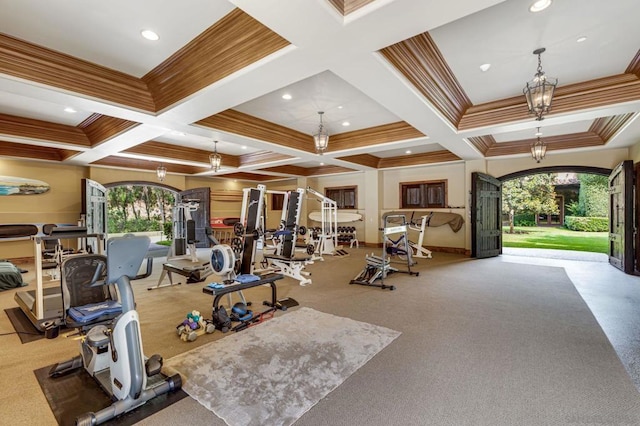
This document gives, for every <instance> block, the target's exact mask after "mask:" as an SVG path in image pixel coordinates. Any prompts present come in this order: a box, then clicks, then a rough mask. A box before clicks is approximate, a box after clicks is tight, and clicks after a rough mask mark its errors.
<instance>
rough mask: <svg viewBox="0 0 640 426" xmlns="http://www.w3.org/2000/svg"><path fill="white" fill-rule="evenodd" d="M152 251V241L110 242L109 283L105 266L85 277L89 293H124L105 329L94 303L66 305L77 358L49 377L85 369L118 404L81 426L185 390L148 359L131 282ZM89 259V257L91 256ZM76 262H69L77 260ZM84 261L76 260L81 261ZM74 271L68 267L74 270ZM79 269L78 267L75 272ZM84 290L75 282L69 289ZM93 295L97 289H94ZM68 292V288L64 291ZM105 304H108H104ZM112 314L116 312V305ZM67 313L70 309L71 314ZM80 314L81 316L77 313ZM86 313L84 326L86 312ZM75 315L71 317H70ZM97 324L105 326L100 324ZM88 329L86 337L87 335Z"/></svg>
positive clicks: (91, 415)
mask: <svg viewBox="0 0 640 426" xmlns="http://www.w3.org/2000/svg"><path fill="white" fill-rule="evenodd" d="M148 247H149V238H148V237H136V236H125V237H119V238H111V239H109V240H108V242H107V255H108V257H107V259H106V278H105V279H104V281H99V277H100V276H101V275H104V271H103V267H102V266H103V264H102V263H98V264H97V267H95V272H94V273H93V277H91V276H88V277H87V274H86V273H85V275H84V276H85V277H87V278H88V279H85V280H84V281H85V282H84V283H83V284H82V286H83V287H84V289H85V290H87V289H91V288H93V287H101V286H109V285H110V284H116V285H117V288H118V292H119V294H120V304H121V308H122V313H120V314H119V315H118V316H117V317H116V318H115V320H113V322H112V323H110V324H108V325H105V324H104V322H103V321H104V316H103V315H101V313H100V312H99V310H98V309H97V308H98V305H100V303H98V304H96V303H93V304H91V305H84V306H73V307H70V306H66V305H67V304H66V303H65V323H67V325H68V326H69V325H72V326H75V327H78V328H80V329H81V333H82V334H83V336H82V340H81V342H80V354H81V355H79V356H77V357H75V358H72V359H71V360H68V361H65V362H62V363H59V364H57V365H55V366H54V367H53V368H52V369H51V371H50V372H49V375H50V376H51V377H58V376H62V375H64V374H67V373H70V372H71V371H73V370H75V369H77V368H80V367H84V369H85V370H86V371H87V373H89V374H90V375H91V376H92V377H93V378H94V379H96V381H97V382H98V383H99V384H100V386H101V387H102V388H103V389H104V390H105V391H106V392H107V393H108V394H109V395H111V396H112V399H113V400H115V402H114V403H113V404H111V405H110V406H108V407H106V408H104V409H102V410H100V411H98V412H95V413H85V414H83V415H81V416H80V417H78V418H76V424H78V425H97V424H100V423H104V422H106V421H108V420H110V419H112V418H114V417H116V416H118V415H120V414H123V413H125V412H127V411H130V410H132V409H134V408H136V407H138V406H140V405H142V404H144V403H145V402H147V401H148V400H150V399H152V398H154V397H156V396H159V395H162V394H165V393H167V392H170V391H175V390H178V389H180V388H181V386H182V380H181V378H180V375H178V374H176V375H173V376H170V377H165V376H163V375H161V374H160V370H161V368H162V357H161V356H160V355H153V356H151V357H150V358H148V359H146V360H145V357H144V354H143V349H142V338H141V335H140V321H139V319H138V313H137V311H136V310H135V300H134V295H133V290H132V288H131V283H130V280H131V279H132V278H134V277H135V276H136V275H137V273H138V269H139V268H140V265H141V264H142V261H143V259H144V258H145V256H146V252H147V249H148ZM87 256H90V255H87ZM73 260H74V259H73V258H70V259H68V261H73ZM81 260H82V257H79V258H78V261H81ZM73 267H74V266H73V265H72V266H70V268H73ZM77 268H79V267H77ZM73 288H76V289H77V291H81V290H82V288H81V286H80V284H78V283H77V282H76V283H74V285H73V286H70V290H71V292H73ZM94 290H95V289H94ZM63 292H64V287H63ZM74 296H77V295H73V294H72V295H70V298H69V299H67V298H65V300H77V298H76V297H74ZM103 304H104V303H103ZM107 305H110V309H113V306H112V304H107ZM67 308H68V309H67ZM76 312H79V313H80V315H76V314H75V313H76ZM83 312H86V316H85V318H84V319H86V321H83V316H82V313H83ZM69 316H71V318H68V317H69ZM97 321H101V322H103V323H101V324H97V323H96V322H97ZM84 330H88V332H86V333H84Z"/></svg>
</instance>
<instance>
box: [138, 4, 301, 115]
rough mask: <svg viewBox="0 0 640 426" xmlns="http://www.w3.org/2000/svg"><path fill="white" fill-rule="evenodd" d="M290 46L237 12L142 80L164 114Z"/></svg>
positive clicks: (217, 23) (205, 32) (245, 15)
mask: <svg viewBox="0 0 640 426" xmlns="http://www.w3.org/2000/svg"><path fill="white" fill-rule="evenodd" d="M288 45H289V42H288V41H287V40H285V39H283V38H282V37H280V36H279V35H278V34H276V33H274V32H273V31H271V30H270V29H269V28H267V27H265V26H264V25H262V24H261V23H260V22H258V21H256V20H255V19H253V18H252V17H251V16H249V15H247V14H246V13H244V12H243V11H242V10H240V9H234V10H232V11H231V12H229V13H228V14H227V15H226V16H225V17H223V18H222V19H221V20H219V21H218V22H216V23H215V24H213V25H212V26H211V27H209V28H208V29H207V30H205V31H204V32H203V33H202V34H200V35H198V36H197V37H196V38H194V39H193V40H192V41H191V42H190V43H189V44H187V45H186V46H184V47H183V48H181V49H180V50H178V51H177V52H176V53H174V54H173V55H171V56H170V57H169V58H168V59H166V60H165V61H164V62H162V63H161V64H160V65H158V66H157V67H156V68H154V69H153V70H151V71H150V72H149V73H147V74H146V75H145V76H144V77H142V80H143V81H144V82H145V83H146V84H147V85H148V87H149V90H150V91H151V93H152V94H153V98H154V99H155V101H156V105H157V110H158V111H161V110H163V109H165V108H167V107H169V106H171V105H173V104H174V103H176V102H178V101H180V100H181V99H184V98H186V97H187V96H189V95H192V94H193V93H195V92H197V91H198V90H201V89H203V88H205V87H207V86H209V85H211V84H213V83H215V82H216V81H219V80H221V79H223V78H225V77H226V76H228V75H230V74H233V73H234V72H236V71H238V70H241V69H242V68H245V67H247V66H248V65H251V64H253V63H254V62H257V61H259V60H260V59H263V58H264V57H266V56H268V55H270V54H272V53H274V52H277V51H278V50H280V49H282V48H284V47H286V46H288ZM203 58H206V60H203Z"/></svg>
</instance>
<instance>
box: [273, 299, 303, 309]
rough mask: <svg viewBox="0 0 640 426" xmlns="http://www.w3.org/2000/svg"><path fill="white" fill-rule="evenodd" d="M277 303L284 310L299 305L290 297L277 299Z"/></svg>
mask: <svg viewBox="0 0 640 426" xmlns="http://www.w3.org/2000/svg"><path fill="white" fill-rule="evenodd" d="M278 302H279V303H280V304H281V305H282V306H284V307H285V308H293V307H294V306H298V305H299V303H298V301H297V300H296V299H293V298H291V297H285V298H284V299H279V300H278Z"/></svg>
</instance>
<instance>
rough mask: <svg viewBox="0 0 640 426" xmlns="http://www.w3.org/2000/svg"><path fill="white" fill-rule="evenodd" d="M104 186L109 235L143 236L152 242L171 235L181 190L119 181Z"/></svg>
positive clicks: (167, 186) (144, 182) (158, 184)
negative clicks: (132, 234) (175, 207)
mask: <svg viewBox="0 0 640 426" xmlns="http://www.w3.org/2000/svg"><path fill="white" fill-rule="evenodd" d="M104 186H105V188H106V189H107V211H108V214H107V230H108V232H109V234H110V235H119V234H125V233H135V234H143V235H148V236H149V237H150V238H151V239H152V241H160V240H164V239H166V237H167V235H170V232H171V226H172V209H173V206H174V205H175V203H176V199H177V197H178V194H179V192H180V190H179V189H178V188H174V187H172V186H170V185H165V184H162V183H158V182H149V181H120V182H111V183H108V184H106V185H104Z"/></svg>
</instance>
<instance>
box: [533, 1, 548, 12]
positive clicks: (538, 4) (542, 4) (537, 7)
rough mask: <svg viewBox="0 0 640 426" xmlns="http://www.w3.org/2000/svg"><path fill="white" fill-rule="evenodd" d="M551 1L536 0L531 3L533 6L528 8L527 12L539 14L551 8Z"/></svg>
mask: <svg viewBox="0 0 640 426" xmlns="http://www.w3.org/2000/svg"><path fill="white" fill-rule="evenodd" d="M551 1H552V0H538V1H535V2H533V4H532V5H531V6H529V12H534V13H535V12H540V11H542V10H545V9H546V8H548V7H549V6H551Z"/></svg>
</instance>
